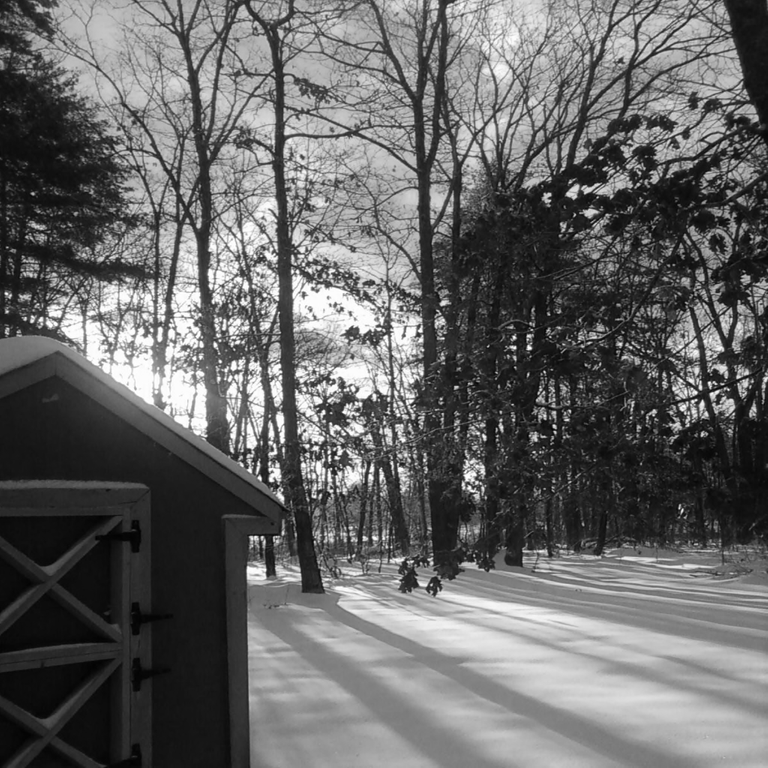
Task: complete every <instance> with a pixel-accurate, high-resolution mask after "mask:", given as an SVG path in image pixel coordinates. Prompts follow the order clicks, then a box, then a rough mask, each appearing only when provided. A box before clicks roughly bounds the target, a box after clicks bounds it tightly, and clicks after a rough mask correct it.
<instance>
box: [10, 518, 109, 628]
mask: <svg viewBox="0 0 768 768" xmlns="http://www.w3.org/2000/svg"><path fill="white" fill-rule="evenodd" d="M120 520H121V518H120V517H110V518H107V519H106V520H104V521H103V522H102V523H100V524H99V525H97V526H95V527H93V528H91V529H90V530H89V531H88V532H87V533H86V534H85V535H84V536H82V537H81V538H80V540H79V541H77V542H76V543H75V544H74V545H73V546H72V547H71V548H70V549H69V550H67V552H65V553H64V554H63V555H62V556H61V557H60V558H59V559H58V560H57V561H56V562H55V563H53V564H52V565H49V566H40V565H38V564H37V563H35V562H34V560H32V559H30V558H29V557H27V556H26V555H25V554H24V553H23V552H20V551H19V550H18V549H16V547H14V546H13V545H12V544H10V543H9V542H7V541H6V540H5V539H3V538H2V537H0V557H2V558H3V559H4V560H6V561H7V562H8V563H10V564H11V566H13V567H14V568H16V569H17V570H18V571H19V572H20V573H21V574H22V575H24V576H25V577H26V578H28V579H31V580H33V581H38V582H40V583H38V584H37V585H35V586H32V587H30V588H29V589H27V590H25V591H24V592H22V593H21V594H20V595H19V596H18V597H17V598H16V599H15V600H14V601H13V602H12V603H11V604H10V605H8V606H7V607H6V608H5V609H4V610H3V611H2V613H0V636H1V635H2V634H3V633H4V632H6V631H7V630H8V629H9V628H10V627H11V626H12V625H13V624H15V623H16V622H17V621H18V620H19V619H20V618H21V617H22V616H23V615H24V614H25V613H26V612H27V611H28V610H29V609H30V608H31V607H32V606H33V605H35V604H36V603H37V602H38V601H39V600H40V599H41V598H42V597H43V596H44V595H46V594H47V593H49V592H50V594H51V597H52V598H53V599H54V600H56V602H58V603H59V604H60V605H63V606H64V607H66V608H67V609H68V610H69V611H70V612H71V613H74V615H75V616H76V617H77V618H78V619H79V620H80V621H82V622H83V623H84V624H86V625H87V626H88V627H90V628H91V629H95V630H96V631H97V632H99V633H101V634H102V636H104V637H107V638H108V639H110V640H119V638H120V633H119V631H118V630H116V629H115V627H114V626H112V625H111V624H108V623H107V622H106V621H104V619H102V618H101V617H100V616H98V615H97V614H96V613H94V612H93V611H91V609H90V608H88V607H87V606H86V605H84V604H83V603H82V602H81V601H80V600H78V599H77V598H76V597H74V595H71V594H70V593H69V592H68V591H67V590H65V589H64V588H63V587H61V586H60V585H59V584H58V583H57V582H58V580H59V579H61V578H62V577H63V576H64V575H65V574H66V573H68V572H69V571H70V570H71V569H72V568H73V567H74V566H75V565H76V564H77V563H78V562H79V561H80V560H81V559H82V558H83V557H84V556H85V555H86V554H87V553H88V552H90V551H91V550H92V549H93V548H94V547H95V546H96V545H97V544H98V543H99V542H98V541H96V538H95V537H96V536H97V535H99V534H105V533H108V532H109V531H110V530H112V529H113V528H115V527H116V526H117V524H118V523H119V522H120Z"/></svg>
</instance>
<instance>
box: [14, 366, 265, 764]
mask: <svg viewBox="0 0 768 768" xmlns="http://www.w3.org/2000/svg"><path fill="white" fill-rule="evenodd" d="M0 479H2V480H18V479H60V480H101V481H123V482H136V483H143V484H145V485H147V486H148V487H149V488H150V490H151V496H152V511H151V516H152V531H151V546H152V595H153V605H152V610H154V611H156V612H163V613H165V612H170V613H173V615H174V618H173V619H171V620H168V621H162V622H157V623H155V624H153V666H157V667H170V668H171V669H172V672H171V673H170V674H167V675H163V676H161V677H157V678H155V679H154V681H153V685H154V687H155V691H154V696H153V743H154V758H155V766H156V768H181V767H182V766H184V768H225V766H227V765H228V764H229V720H228V698H227V648H226V608H225V606H226V604H225V594H224V584H225V580H224V563H223V543H222V523H221V516H222V515H223V514H253V510H252V509H249V508H246V507H245V505H244V504H243V503H242V502H241V501H239V500H238V499H236V498H235V497H233V496H231V495H230V494H228V493H227V492H226V491H225V490H224V489H222V488H221V487H219V486H218V485H216V484H214V483H213V482H212V481H210V480H209V479H208V478H207V477H205V476H204V475H202V474H201V473H200V472H198V471H197V470H195V469H194V468H192V467H190V466H189V465H188V464H186V463H184V462H182V461H181V460H179V459H178V458H177V457H175V456H174V455H172V454H170V453H169V452H168V451H167V450H165V449H163V448H161V447H160V446H158V445H157V444H156V443H154V442H153V441H151V440H150V439H149V438H148V437H147V436H146V435H144V434H143V433H141V432H139V431H138V430H136V429H135V428H133V427H132V426H131V425H130V424H129V423H127V422H125V421H123V420H121V419H119V418H118V417H116V416H115V415H114V414H113V413H111V412H110V411H108V410H106V409H105V408H103V407H102V406H100V405H99V404H98V403H96V402H94V401H93V400H91V399H90V398H89V397H87V396H85V395H84V394H83V393H81V392H80V391H79V390H76V389H74V388H73V387H71V386H70V385H68V384H67V383H66V382H63V381H61V380H59V379H48V380H46V381H43V382H40V383H38V384H35V385H33V386H30V387H29V388H27V389H25V390H23V391H21V392H18V393H15V394H13V395H11V396H8V397H6V398H3V399H0Z"/></svg>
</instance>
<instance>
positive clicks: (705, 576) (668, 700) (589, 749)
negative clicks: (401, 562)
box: [249, 549, 768, 768]
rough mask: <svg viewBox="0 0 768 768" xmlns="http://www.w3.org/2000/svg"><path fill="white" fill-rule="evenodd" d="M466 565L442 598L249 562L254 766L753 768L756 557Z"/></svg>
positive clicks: (760, 669)
mask: <svg viewBox="0 0 768 768" xmlns="http://www.w3.org/2000/svg"><path fill="white" fill-rule="evenodd" d="M740 557H741V555H739V556H735V557H734V558H733V562H731V563H729V564H728V567H726V568H723V566H722V565H721V564H720V560H719V554H718V553H716V552H715V553H709V554H702V553H700V552H695V551H690V552H663V551H662V552H657V551H655V550H652V549H651V550H646V551H642V549H641V551H640V553H638V552H637V550H633V549H625V550H613V551H611V552H610V553H609V554H608V555H607V556H606V557H604V558H602V559H599V558H594V557H591V556H586V555H583V556H575V555H570V556H563V557H559V558H556V559H555V560H554V561H552V562H549V561H547V560H546V558H545V557H543V556H542V557H540V558H538V559H537V558H536V556H535V555H527V560H526V564H525V565H526V567H525V568H524V569H510V568H507V567H505V566H504V565H503V564H500V567H499V569H497V570H493V571H491V572H489V573H485V572H484V571H481V570H478V569H477V568H476V567H475V566H474V565H472V564H467V566H466V571H465V573H463V574H461V575H460V576H459V578H458V579H457V580H456V581H454V582H444V590H443V591H442V592H441V593H440V594H439V595H438V597H434V598H433V597H431V596H429V595H427V594H426V593H425V591H424V589H423V587H424V586H425V585H426V582H427V580H428V579H429V576H430V575H431V574H430V573H429V571H428V570H422V575H421V579H420V582H421V587H422V588H421V589H419V590H416V591H415V592H414V593H413V594H402V593H400V592H399V591H398V590H397V582H398V576H397V573H396V565H394V564H393V565H386V564H384V566H383V568H382V571H381V573H379V572H378V571H377V565H378V564H377V563H374V564H373V565H374V567H373V569H372V571H371V572H370V573H369V574H367V575H365V574H363V573H362V572H361V568H360V566H359V564H355V565H350V564H347V563H346V562H345V561H344V562H342V563H341V566H342V569H343V571H344V574H343V576H342V577H341V578H340V579H336V580H332V581H327V583H326V587H327V589H328V593H327V594H326V595H302V594H301V592H300V588H299V585H298V582H297V578H298V577H297V574H296V573H295V571H294V570H293V569H291V568H285V567H283V568H280V567H279V568H278V578H277V579H276V580H272V581H269V580H266V579H265V578H264V573H263V569H262V567H261V566H260V565H258V564H257V565H255V566H254V567H252V568H251V569H250V570H249V578H250V586H249V604H250V623H249V643H250V688H251V723H252V747H251V748H252V761H251V765H252V768H295V767H296V766H302V768H313V767H318V768H319V767H320V766H322V767H323V768H325V767H326V766H333V767H334V768H347V767H349V768H385V767H386V768H395V767H396V768H470V767H471V768H524V767H525V768H527V767H528V766H541V768H714V766H723V765H728V766H733V767H734V768H736V767H737V766H738V768H764V766H765V756H766V754H768V721H767V719H766V713H767V712H768V574H767V573H766V566H767V565H768V561H767V560H766V559H765V557H763V558H762V559H752V556H751V555H750V556H747V555H744V559H743V560H740V559H739V558H740Z"/></svg>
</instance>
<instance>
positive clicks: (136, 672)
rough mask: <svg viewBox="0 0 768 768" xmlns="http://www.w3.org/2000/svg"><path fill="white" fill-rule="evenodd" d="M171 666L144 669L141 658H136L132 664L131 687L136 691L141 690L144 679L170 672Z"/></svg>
mask: <svg viewBox="0 0 768 768" xmlns="http://www.w3.org/2000/svg"><path fill="white" fill-rule="evenodd" d="M170 671H171V670H170V668H169V667H157V668H156V669H144V667H142V666H141V659H139V658H135V659H134V660H133V664H132V665H131V687H132V688H133V690H134V692H135V691H140V690H141V684H142V682H143V681H144V680H146V679H147V678H150V677H157V675H166V674H168V673H169V672H170Z"/></svg>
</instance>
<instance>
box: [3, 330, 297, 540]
mask: <svg viewBox="0 0 768 768" xmlns="http://www.w3.org/2000/svg"><path fill="white" fill-rule="evenodd" d="M53 376H56V377H58V378H60V379H62V380H64V381H66V382H67V383H68V384H70V385H71V386H73V387H75V388H76V389H78V390H80V391H81V392H83V393H84V394H86V395H87V396H88V397H90V398H91V399H93V400H95V401H96V402H97V403H99V404H100V405H102V406H104V407H105V408H107V409H108V410H110V411H111V412H112V413H114V414H116V415H117V416H119V417H121V418H122V419H124V420H125V421H127V422H128V423H130V424H131V425H132V426H133V427H135V428H136V429H138V430H139V431H140V432H142V433H144V434H145V435H146V436H147V437H149V438H150V439H152V440H153V441H154V442H155V443H157V444H158V445H161V446H162V447H163V448H166V449H167V450H168V451H170V452H171V453H173V454H174V455H175V456H177V457H179V458H180V459H182V460H183V461H185V462H187V463H188V464H190V465H192V466H193V467H194V468H195V469H197V470H198V471H200V472H202V473H203V474H204V475H206V476H207V477H208V478H209V479H211V480H212V481H213V482H215V483H217V484H218V485H220V486H221V487H223V488H224V489H225V490H227V491H228V492H229V493H231V494H232V495H234V496H236V497H237V498H239V499H241V500H242V501H244V502H245V503H246V504H248V505H249V506H250V507H252V508H253V509H254V510H255V511H257V512H258V513H259V514H260V515H264V516H265V517H267V518H268V519H269V520H270V521H271V522H272V523H273V524H274V531H271V532H272V533H279V532H280V519H281V516H282V514H283V512H284V509H285V507H284V505H283V503H282V502H281V501H280V499H279V498H278V497H277V496H276V495H275V494H274V493H273V492H272V491H271V490H270V489H269V488H268V487H267V486H266V485H264V483H262V482H261V481H259V480H258V479H257V478H256V477H255V476H254V475H252V474H251V473H250V472H248V470H247V469H245V468H244V467H242V466H240V465H239V464H238V463H237V462H235V461H233V460H232V459H230V458H229V457H228V456H225V455H224V454H223V453H222V452H221V451H219V450H217V449H216V448H214V447H213V446H212V445H210V443H208V442H206V441H205V440H203V439H202V438H201V437H198V436H197V435H195V434H194V433H193V432H191V431H190V430H188V429H186V428H185V427H183V426H182V425H181V424H179V423H177V422H176V421H174V419H172V418H171V417H170V416H169V415H168V414H167V413H164V412H163V411H161V410H160V409H159V408H157V407H155V406H154V405H150V404H149V403H147V402H146V401H145V400H143V399H142V398H141V397H139V396H138V395H137V394H136V393H135V392H132V391H131V390H130V389H129V388H128V387H126V386H124V385H123V384H120V383H119V382H117V381H115V379H113V378H112V377H111V376H109V375H108V374H107V373H104V371H102V370H101V369H100V368H98V367H97V366H95V365H93V363H91V362H89V361H88V360H86V359H85V358H84V357H83V356H82V355H80V354H78V353H77V352H75V351H74V350H72V349H70V348H69V347H67V346H65V345H64V344H61V343H59V342H58V341H54V340H53V339H48V338H45V337H42V336H15V337H13V338H10V339H0V398H3V397H7V396H8V395H10V394H13V393H14V392H18V391H19V390H22V389H25V388H27V387H29V386H31V385H32V384H35V383H37V382H38V381H42V380H44V379H48V378H51V377H53ZM259 532H260V533H261V532H262V531H259ZM263 532H264V533H266V531H263Z"/></svg>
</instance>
